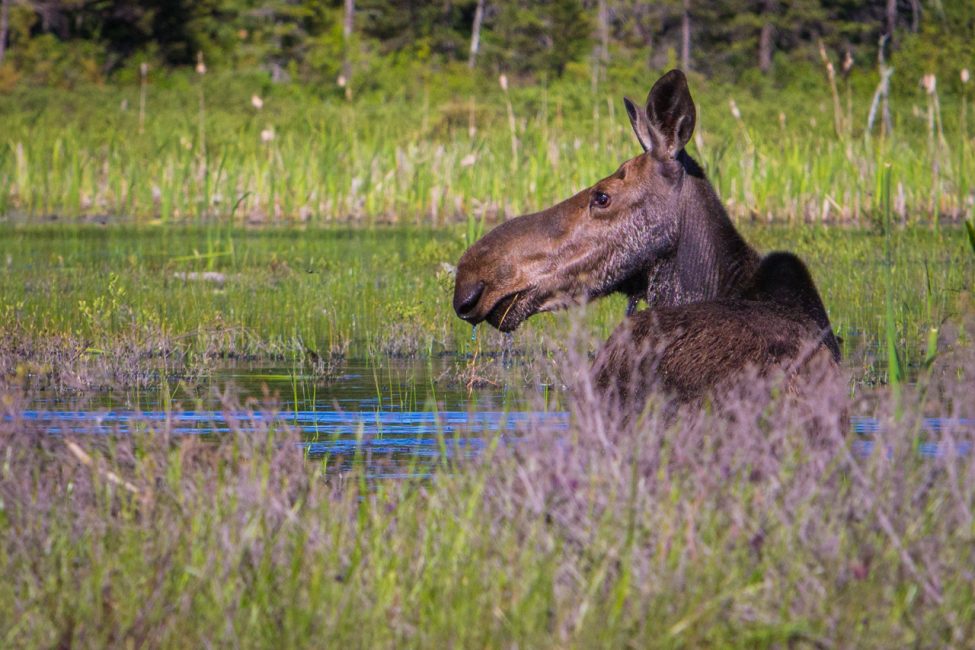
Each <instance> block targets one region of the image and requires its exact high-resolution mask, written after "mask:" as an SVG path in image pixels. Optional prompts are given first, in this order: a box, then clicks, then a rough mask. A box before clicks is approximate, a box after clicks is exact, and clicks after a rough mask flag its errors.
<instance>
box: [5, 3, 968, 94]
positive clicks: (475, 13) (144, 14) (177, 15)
mask: <svg viewBox="0 0 975 650" xmlns="http://www.w3.org/2000/svg"><path fill="white" fill-rule="evenodd" d="M884 34H889V35H890V36H891V38H890V43H889V49H890V50H891V52H892V53H891V54H890V60H891V61H892V62H893V64H894V65H895V66H896V67H897V70H898V74H897V75H895V76H894V77H893V83H894V84H895V87H896V85H897V84H901V85H905V84H906V85H912V84H913V85H916V84H917V83H918V80H919V78H920V76H921V75H922V74H924V73H927V72H932V71H935V70H937V71H939V72H940V73H941V74H945V73H954V74H948V75H947V77H948V78H950V79H951V82H950V83H951V84H952V85H956V84H957V83H959V82H958V74H957V73H958V72H959V71H960V70H961V68H963V67H964V66H966V65H968V64H969V63H970V62H971V61H972V59H973V54H975V5H973V4H972V3H971V2H968V1H967V0H924V1H922V0H870V1H867V2H854V1H850V0H792V1H784V0H721V1H718V2H701V1H700V0H662V1H660V2H641V1H639V0H558V1H552V0H527V1H521V0H517V1H516V0H437V1H434V2H419V1H410V0H345V1H344V3H343V2H338V1H335V0H332V1H329V2H314V1H311V0H202V1H199V2H193V1H190V0H150V1H148V2H137V1H135V0H45V1H41V0H3V2H2V13H0V66H2V67H0V88H6V89H9V88H11V87H12V86H13V85H15V84H17V83H18V82H21V83H51V84H62V85H63V84H73V83H77V82H79V81H82V80H85V81H94V82H104V81H107V80H112V79H119V80H124V79H126V78H131V77H133V76H136V75H137V74H138V69H139V66H140V65H141V64H143V63H148V64H149V65H150V66H151V67H153V68H159V67H164V68H169V69H174V68H180V67H188V66H193V65H195V64H196V63H197V58H198V57H199V56H202V57H203V59H204V60H205V62H206V63H207V64H208V65H211V66H214V67H217V68H219V69H223V70H228V69H229V70H233V71H236V72H251V71H263V72H265V73H267V74H268V75H269V77H270V78H271V79H272V80H274V81H276V82H287V81H291V82H307V83H313V84H316V85H318V86H320V87H321V88H322V91H323V92H332V93H335V94H343V93H345V92H346V90H350V89H351V90H352V91H354V92H356V93H358V92H368V91H370V90H374V89H377V88H383V87H385V86H387V85H389V84H390V83H391V82H392V81H394V80H399V81H402V80H403V78H402V77H401V76H400V75H401V74H402V73H403V72H415V71H416V70H417V69H418V68H424V69H428V70H437V71H442V70H444V69H455V68H462V67H467V66H469V67H471V68H474V69H476V70H477V71H480V72H485V73H490V74H491V75H492V76H493V75H496V74H497V73H499V72H505V73H507V74H509V75H517V76H518V77H521V78H524V79H525V80H533V81H537V80H539V79H546V78H547V79H552V78H556V77H562V76H565V75H570V76H573V77H590V76H592V77H594V78H595V79H596V80H598V79H599V77H600V75H605V74H607V72H606V70H607V69H608V68H611V67H613V66H625V67H628V68H634V67H636V68H643V69H647V68H650V69H659V68H663V67H669V66H673V65H680V67H682V68H684V69H685V70H693V71H697V72H700V73H703V74H705V75H708V76H713V77H720V78H722V79H725V80H732V81H743V80H749V79H752V78H754V77H755V76H756V75H768V76H770V77H771V78H773V79H776V80H779V81H780V82H782V81H785V80H788V79H790V78H793V77H795V76H797V75H801V74H803V73H804V72H805V71H806V70H807V69H808V66H809V65H810V64H811V65H813V66H817V65H818V62H819V53H818V50H819V44H820V43H823V44H824V45H825V48H826V50H827V51H828V52H829V53H830V54H831V55H833V56H834V57H836V58H837V60H838V61H842V62H843V63H842V64H841V66H840V67H841V71H842V73H844V74H846V73H849V72H851V71H852V70H853V69H856V68H858V67H859V68H864V67H865V68H871V69H872V68H873V67H874V62H875V60H876V58H877V50H878V43H879V40H880V37H881V35H884ZM455 72H458V73H459V72H460V71H459V70H455ZM343 85H344V88H340V86H343Z"/></svg>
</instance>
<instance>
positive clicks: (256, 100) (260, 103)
mask: <svg viewBox="0 0 975 650" xmlns="http://www.w3.org/2000/svg"><path fill="white" fill-rule="evenodd" d="M251 106H253V107H254V108H256V109H257V110H261V109H262V108H264V100H263V99H261V98H260V97H258V96H257V95H251Z"/></svg>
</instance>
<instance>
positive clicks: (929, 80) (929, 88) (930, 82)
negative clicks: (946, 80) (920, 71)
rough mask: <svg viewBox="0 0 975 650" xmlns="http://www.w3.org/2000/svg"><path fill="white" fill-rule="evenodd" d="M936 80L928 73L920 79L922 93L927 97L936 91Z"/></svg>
mask: <svg viewBox="0 0 975 650" xmlns="http://www.w3.org/2000/svg"><path fill="white" fill-rule="evenodd" d="M937 85H938V79H937V77H935V76H934V75H933V74H931V73H928V74H926V75H924V76H923V77H921V86H922V87H923V88H924V91H925V92H926V93H928V94H929V95H933V94H934V91H935V90H936V89H937Z"/></svg>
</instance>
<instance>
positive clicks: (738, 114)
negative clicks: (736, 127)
mask: <svg viewBox="0 0 975 650" xmlns="http://www.w3.org/2000/svg"><path fill="white" fill-rule="evenodd" d="M728 108H730V109H731V115H732V117H734V118H735V119H736V120H740V119H741V111H740V110H738V104H737V103H735V100H734V99H729V100H728Z"/></svg>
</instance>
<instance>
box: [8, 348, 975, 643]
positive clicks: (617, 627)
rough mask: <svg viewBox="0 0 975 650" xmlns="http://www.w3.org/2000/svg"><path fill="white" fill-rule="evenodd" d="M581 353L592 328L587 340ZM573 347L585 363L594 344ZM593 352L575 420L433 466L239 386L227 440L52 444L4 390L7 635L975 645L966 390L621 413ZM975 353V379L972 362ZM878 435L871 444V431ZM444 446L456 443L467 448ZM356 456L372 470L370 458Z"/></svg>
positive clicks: (832, 395) (959, 361) (156, 426)
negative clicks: (859, 426)
mask: <svg viewBox="0 0 975 650" xmlns="http://www.w3.org/2000/svg"><path fill="white" fill-rule="evenodd" d="M577 342H578V341H577ZM579 343H580V345H578V346H576V345H574V344H572V343H570V346H569V350H570V351H571V350H576V349H580V350H583V351H584V350H585V349H586V348H587V347H588V344H585V342H579ZM588 363H589V362H588V359H587V357H586V355H585V354H582V355H580V356H576V355H575V353H573V352H570V353H569V355H568V356H566V357H561V358H560V362H559V366H560V368H562V370H563V371H564V375H563V376H564V377H565V378H566V381H568V382H569V384H570V385H571V386H572V387H573V393H572V394H573V398H572V401H571V402H570V408H571V410H572V420H571V423H570V426H569V429H568V430H552V429H548V428H546V426H545V425H541V424H538V425H527V428H525V429H521V430H517V431H505V432H497V433H496V434H488V438H487V439H486V440H485V445H484V451H483V452H482V453H481V455H480V456H479V457H478V458H477V459H475V460H473V461H466V460H461V459H460V457H459V456H453V457H452V456H448V455H445V456H444V457H442V459H441V460H440V469H438V470H437V472H436V474H435V478H434V479H432V480H402V481H383V480H370V479H368V478H367V477H365V476H364V475H362V474H358V473H356V472H355V471H354V470H353V471H352V472H351V473H348V472H341V471H338V470H339V469H340V468H341V467H343V466H344V465H342V464H340V463H339V459H334V458H329V459H327V460H324V461H316V460H313V459H305V458H304V457H303V453H302V447H301V445H300V444H299V442H300V441H299V439H298V438H297V437H296V436H295V434H294V433H293V432H292V431H290V430H289V429H288V427H287V426H286V425H285V424H284V423H283V421H286V419H287V414H286V413H285V414H283V416H282V418H281V419H280V420H275V421H269V420H267V419H266V418H263V417H260V418H259V417H256V416H253V415H250V414H249V413H248V408H253V407H255V406H257V405H256V404H250V405H240V404H239V403H236V402H234V401H233V398H232V396H228V397H227V398H226V401H225V404H224V409H225V411H226V413H227V418H228V421H229V422H231V426H230V428H229V431H227V432H226V433H225V434H220V435H219V436H217V437H216V438H215V439H214V440H213V441H211V442H209V443H207V442H203V441H200V440H197V439H192V438H186V437H179V436H175V435H173V432H172V431H170V430H169V428H168V427H169V426H171V423H170V421H169V420H155V421H150V422H146V423H145V425H144V428H142V429H141V431H143V433H135V434H133V435H129V436H121V437H111V436H104V435H102V436H92V437H87V436H83V435H77V434H75V435H73V436H71V437H68V438H63V437H55V436H50V435H48V434H47V433H46V432H45V431H41V430H37V429H36V428H35V425H32V423H31V422H30V421H29V420H24V419H22V418H21V415H20V414H21V413H22V410H21V409H22V404H23V403H24V401H25V400H26V399H27V398H29V395H25V394H23V393H19V392H17V391H13V392H11V391H7V392H5V393H4V396H3V399H0V408H2V409H3V411H2V417H0V459H2V461H0V522H2V525H0V571H2V574H3V575H4V580H3V581H2V582H0V630H2V631H3V635H4V636H3V638H2V641H3V645H4V646H7V647H28V646H53V645H62V646H67V645H86V646H106V645H133V646H140V645H149V646H153V647H185V646H187V645H192V646H207V645H220V646H222V645H235V646H241V647H263V646H267V645H274V646H276V647H307V646H309V645H330V646H331V645H336V646H349V645H352V646H369V647H393V646H395V647H402V646H404V645H409V646H443V645H452V644H456V645H463V646H478V647H480V646H507V645H518V646H532V647H534V646H550V645H559V646H579V647H620V646H627V645H634V646H640V647H687V646H695V647H699V646H734V647H739V646H743V647H756V646H759V647H779V646H782V645H789V644H792V645H800V646H801V645H811V646H815V647H834V646H836V647H854V646H855V647H877V648H888V647H904V646H911V645H920V646H928V645H931V646H942V645H963V644H964V643H965V640H966V639H969V638H971V636H972V634H973V632H975V629H973V627H972V626H973V620H975V618H973V617H972V616H971V613H972V611H973V608H975V597H973V593H972V588H971V585H972V579H973V577H972V575H971V571H970V570H969V568H968V567H970V566H972V562H973V560H975V557H973V556H972V545H971V540H970V537H971V526H972V514H971V513H972V512H973V509H975V501H973V495H975V484H973V481H975V456H973V455H972V454H971V453H968V454H967V455H959V453H957V452H958V450H961V449H963V448H964V447H963V443H965V442H970V435H971V432H970V430H966V429H964V428H963V427H961V426H959V425H957V424H952V422H956V421H955V420H951V419H950V418H952V417H958V416H968V417H971V416H972V415H973V414H972V413H971V408H972V404H971V400H970V395H969V391H968V390H967V387H966V386H965V385H963V384H962V383H959V382H956V381H954V380H953V379H950V380H948V381H945V382H944V383H942V384H939V385H937V386H934V387H932V390H930V391H929V392H928V393H927V394H928V395H938V396H939V398H938V399H939V401H938V408H939V411H938V412H939V414H940V415H942V416H946V417H948V418H949V420H948V421H947V422H948V424H947V426H946V428H945V429H944V430H942V432H941V433H940V434H934V433H930V432H929V433H925V434H924V435H925V436H926V439H925V441H926V442H929V443H930V442H937V443H938V445H939V447H938V449H939V450H940V454H939V455H938V456H937V457H935V458H927V459H926V458H922V457H921V456H920V455H919V454H918V448H917V447H916V446H915V444H914V441H915V436H914V433H915V432H916V431H919V430H921V422H922V418H923V416H924V415H925V412H926V406H925V404H924V402H925V400H924V399H922V398H921V397H919V396H918V394H916V393H914V392H913V391H910V390H908V391H906V392H905V394H904V399H903V401H902V404H903V413H904V414H903V416H902V417H901V418H900V419H896V418H894V417H893V411H894V405H893V404H892V403H891V402H890V400H889V399H888V398H887V397H886V396H885V394H884V393H883V392H879V393H869V394H864V396H863V397H864V399H865V400H866V402H867V404H865V405H862V406H861V405H859V404H857V403H854V404H853V405H852V407H851V408H852V410H853V412H854V413H856V412H858V411H859V409H861V408H868V409H869V410H870V412H871V413H874V414H877V415H878V417H879V418H880V420H881V425H882V428H881V431H880V432H879V433H877V434H875V436H874V438H873V439H872V440H870V441H866V442H868V443H869V444H866V443H865V441H863V440H852V439H850V438H848V437H846V436H845V435H844V434H843V433H842V432H840V431H838V430H836V429H835V428H831V427H828V428H826V429H824V428H822V427H821V426H820V425H821V422H820V421H819V420H816V422H818V423H819V424H817V425H816V428H815V431H816V432H817V435H810V430H809V426H810V424H811V422H812V421H813V419H815V418H816V414H818V413H824V412H833V411H835V410H836V409H838V408H840V406H841V405H842V404H843V403H844V401H845V400H844V397H843V394H844V392H845V387H844V386H826V387H824V389H823V390H822V391H820V392H818V393H817V394H816V395H815V396H813V397H812V398H811V399H812V404H809V405H807V406H808V408H797V406H801V405H797V404H796V403H795V402H793V401H791V400H789V399H785V400H779V399H775V398H772V399H770V397H769V395H770V393H769V387H768V386H766V385H764V384H763V383H762V382H760V381H758V382H750V383H747V384H746V385H745V387H743V388H742V392H741V394H740V395H738V396H737V398H738V399H737V400H731V401H729V402H726V405H725V406H726V408H727V409H729V410H730V411H731V413H730V417H729V413H728V412H727V411H723V412H722V413H710V414H709V413H707V412H700V413H697V414H695V415H694V416H693V417H690V416H688V417H681V418H677V419H676V420H673V419H667V418H664V417H663V416H662V415H661V411H660V410H658V409H656V408H652V409H650V411H649V412H648V415H647V416H646V417H645V418H643V419H642V420H641V421H640V422H639V423H638V424H634V425H630V426H619V424H618V423H617V422H616V421H615V420H614V419H613V418H612V416H611V415H610V414H608V413H606V412H605V410H604V409H603V408H602V406H601V405H600V404H599V403H598V402H593V401H592V399H591V394H592V393H591V390H589V388H588V384H587V380H586V379H585V376H586V375H585V369H586V368H587V367H588ZM972 363H973V359H972V358H971V349H970V348H968V349H967V352H965V351H962V354H961V356H959V357H956V358H955V363H954V365H952V366H950V368H946V371H947V375H948V377H949V378H952V377H953V376H954V375H955V374H956V373H963V374H966V375H970V373H972V372H973V366H972ZM871 444H872V445H873V451H872V452H871V451H870V449H871V447H870V445H871ZM442 448H443V449H444V450H445V451H446V452H449V451H450V449H451V443H450V441H444V442H443V446H442ZM345 467H347V466H345Z"/></svg>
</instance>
